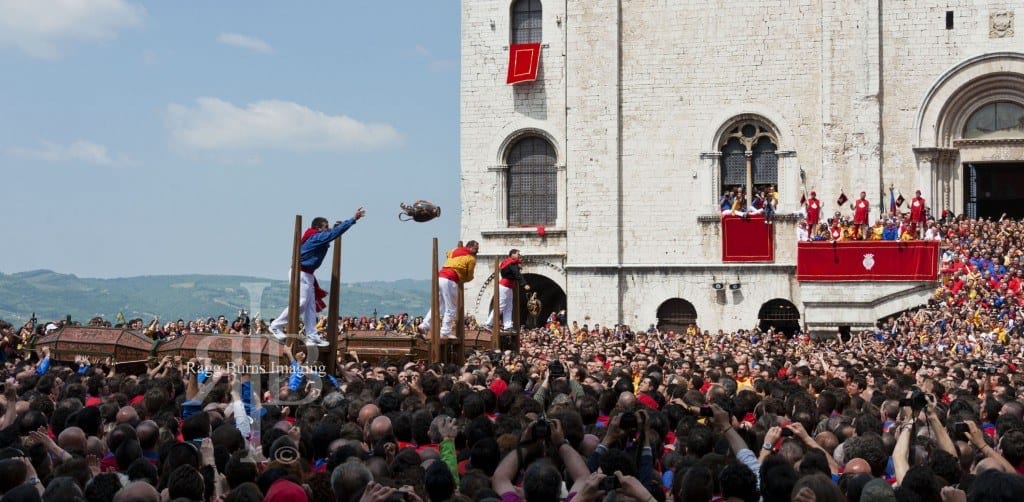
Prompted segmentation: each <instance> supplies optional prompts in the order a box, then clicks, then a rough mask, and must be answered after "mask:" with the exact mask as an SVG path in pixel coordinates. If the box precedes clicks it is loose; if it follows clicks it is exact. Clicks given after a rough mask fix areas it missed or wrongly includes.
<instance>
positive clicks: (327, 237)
mask: <svg viewBox="0 0 1024 502" xmlns="http://www.w3.org/2000/svg"><path fill="white" fill-rule="evenodd" d="M355 224H356V219H355V218H349V219H347V220H345V221H343V222H341V224H339V225H337V226H336V227H334V228H332V229H330V230H327V231H325V232H317V233H316V234H314V235H311V236H310V237H309V238H308V239H306V242H303V243H302V247H301V248H300V252H301V253H302V254H301V255H300V258H301V262H300V263H301V265H302V268H309V269H313V270H316V269H318V268H320V264H321V263H323V262H324V257H325V256H327V249H328V248H330V247H331V242H332V241H334V239H337V238H338V236H340V235H341V234H343V233H345V231H346V230H348V229H349V227H351V226H352V225H355Z"/></svg>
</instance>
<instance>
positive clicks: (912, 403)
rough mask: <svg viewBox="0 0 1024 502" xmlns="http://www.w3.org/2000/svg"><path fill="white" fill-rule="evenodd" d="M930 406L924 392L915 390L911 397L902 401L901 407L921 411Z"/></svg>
mask: <svg viewBox="0 0 1024 502" xmlns="http://www.w3.org/2000/svg"><path fill="white" fill-rule="evenodd" d="M927 404H928V400H927V399H926V398H925V397H924V392H921V391H920V390H915V391H914V392H912V393H910V397H905V398H903V399H900V406H909V407H910V408H911V409H914V410H920V409H923V408H924V407H925V406H926V405H927Z"/></svg>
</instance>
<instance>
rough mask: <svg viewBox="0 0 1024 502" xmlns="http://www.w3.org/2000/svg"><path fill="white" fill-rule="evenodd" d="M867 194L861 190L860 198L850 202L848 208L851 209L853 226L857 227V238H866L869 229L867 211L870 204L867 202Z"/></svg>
mask: <svg viewBox="0 0 1024 502" xmlns="http://www.w3.org/2000/svg"><path fill="white" fill-rule="evenodd" d="M867 196H868V194H867V193H866V192H861V193H860V198H859V199H857V200H856V201H854V203H853V204H850V209H853V227H854V228H856V229H857V233H858V238H859V239H861V240H863V239H866V238H867V235H868V230H869V223H868V211H869V210H870V209H871V204H870V203H869V202H868V199H867Z"/></svg>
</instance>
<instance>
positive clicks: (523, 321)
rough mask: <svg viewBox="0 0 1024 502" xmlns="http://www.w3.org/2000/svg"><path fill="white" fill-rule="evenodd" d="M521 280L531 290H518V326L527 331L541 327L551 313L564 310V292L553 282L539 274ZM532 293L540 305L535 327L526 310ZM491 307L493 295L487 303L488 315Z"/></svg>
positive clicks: (525, 276) (524, 275) (528, 275)
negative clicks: (535, 295) (523, 280)
mask: <svg viewBox="0 0 1024 502" xmlns="http://www.w3.org/2000/svg"><path fill="white" fill-rule="evenodd" d="M523 278H524V279H526V283H527V284H529V285H530V288H531V290H530V291H525V290H524V289H523V288H522V287H520V288H519V325H520V326H523V327H524V328H527V329H530V328H536V327H538V326H543V325H544V324H545V323H546V322H547V320H548V317H550V316H551V313H552V312H556V313H559V312H561V311H563V310H565V306H566V298H565V291H563V290H562V288H561V287H560V286H559V285H558V284H557V283H556V282H555V281H553V280H551V279H548V278H547V277H544V276H543V275H540V274H523ZM533 293H537V299H538V300H540V303H541V309H540V315H538V316H537V325H536V326H535V325H534V324H533V322H532V320H531V319H530V311H529V310H528V309H527V308H526V302H527V301H529V300H530V295H532V294H533ZM493 305H494V295H491V296H490V300H489V301H488V303H487V312H488V313H489V312H490V311H491V309H492V308H493ZM562 322H563V323H564V322H565V319H562Z"/></svg>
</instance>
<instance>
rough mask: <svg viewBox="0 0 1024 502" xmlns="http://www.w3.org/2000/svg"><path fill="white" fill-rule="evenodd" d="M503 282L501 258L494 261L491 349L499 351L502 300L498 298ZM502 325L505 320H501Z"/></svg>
mask: <svg viewBox="0 0 1024 502" xmlns="http://www.w3.org/2000/svg"><path fill="white" fill-rule="evenodd" d="M500 281H501V258H495V259H494V297H493V298H491V348H492V349H494V350H498V349H500V348H501V326H500V325H498V321H499V317H500V316H501V311H500V310H498V308H499V307H500V306H501V302H500V299H499V298H498V296H499V295H500V294H501V290H500V289H499V284H498V283H499V282H500ZM500 321H501V322H502V323H504V322H505V320H504V319H500Z"/></svg>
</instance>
